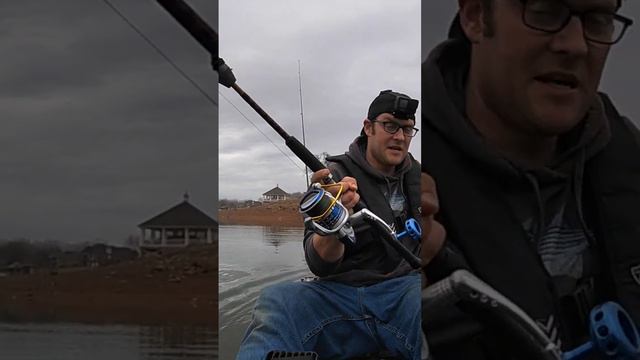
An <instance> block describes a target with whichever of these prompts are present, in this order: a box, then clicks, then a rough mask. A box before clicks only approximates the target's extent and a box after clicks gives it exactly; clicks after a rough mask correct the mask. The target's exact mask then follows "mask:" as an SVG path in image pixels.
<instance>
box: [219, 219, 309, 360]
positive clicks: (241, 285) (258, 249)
mask: <svg viewBox="0 0 640 360" xmlns="http://www.w3.org/2000/svg"><path fill="white" fill-rule="evenodd" d="M302 237H303V228H282V227H265V226H220V233H219V239H220V240H219V241H220V246H219V249H220V250H219V252H220V256H219V269H220V270H219V309H220V318H219V320H220V343H221V344H224V345H223V346H222V347H221V348H220V350H219V351H220V352H219V354H220V359H225V360H226V359H233V358H235V354H236V352H237V351H238V347H239V345H240V341H241V340H242V336H243V335H244V331H245V330H246V328H247V326H248V325H249V322H250V321H251V311H252V310H253V306H254V303H255V301H256V299H257V297H258V295H259V293H260V290H261V289H263V288H264V287H265V286H267V285H270V284H274V283H278V282H281V281H294V280H297V279H301V278H303V277H305V276H311V275H312V274H311V272H309V269H308V268H307V265H306V262H305V260H304V253H303V250H302Z"/></svg>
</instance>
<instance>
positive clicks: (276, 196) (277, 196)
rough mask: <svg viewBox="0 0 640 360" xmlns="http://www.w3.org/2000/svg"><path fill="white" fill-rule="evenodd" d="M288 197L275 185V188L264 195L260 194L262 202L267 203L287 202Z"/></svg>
mask: <svg viewBox="0 0 640 360" xmlns="http://www.w3.org/2000/svg"><path fill="white" fill-rule="evenodd" d="M290 197H291V196H290V195H289V194H288V193H287V192H286V191H284V190H282V189H280V187H279V186H278V185H276V187H274V188H273V189H271V190H269V191H267V192H266V193H264V194H262V200H263V201H267V202H269V201H280V200H287V199H289V198H290Z"/></svg>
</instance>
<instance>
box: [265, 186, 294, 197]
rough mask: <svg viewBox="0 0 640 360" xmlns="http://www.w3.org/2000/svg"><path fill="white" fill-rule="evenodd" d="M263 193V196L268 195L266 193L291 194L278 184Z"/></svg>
mask: <svg viewBox="0 0 640 360" xmlns="http://www.w3.org/2000/svg"><path fill="white" fill-rule="evenodd" d="M262 195H263V196H266V195H284V196H289V194H288V193H287V192H286V191H284V190H282V189H280V187H278V186H276V187H274V188H273V189H271V190H269V191H267V192H266V193H264V194H262Z"/></svg>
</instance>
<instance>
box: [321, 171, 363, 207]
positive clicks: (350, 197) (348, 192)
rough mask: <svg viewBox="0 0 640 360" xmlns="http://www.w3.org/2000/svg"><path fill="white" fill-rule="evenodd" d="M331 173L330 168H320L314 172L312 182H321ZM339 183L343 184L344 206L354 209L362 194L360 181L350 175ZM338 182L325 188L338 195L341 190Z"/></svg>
mask: <svg viewBox="0 0 640 360" xmlns="http://www.w3.org/2000/svg"><path fill="white" fill-rule="evenodd" d="M329 173H330V171H329V169H322V170H318V171H316V172H314V173H313V175H311V182H312V183H316V182H320V180H322V179H324V178H326V177H327V176H329ZM337 184H341V185H342V194H341V196H340V202H342V205H344V207H346V208H347V210H351V209H353V208H354V207H355V206H356V204H357V203H358V202H359V201H360V194H358V193H357V191H358V183H357V182H356V179H354V178H352V177H350V176H345V177H344V178H342V179H341V180H340V181H339V182H338V183H337ZM337 184H336V185H334V186H329V187H326V188H325V190H327V191H328V192H330V193H331V195H333V196H336V195H337V194H338V190H340V186H339V185H337Z"/></svg>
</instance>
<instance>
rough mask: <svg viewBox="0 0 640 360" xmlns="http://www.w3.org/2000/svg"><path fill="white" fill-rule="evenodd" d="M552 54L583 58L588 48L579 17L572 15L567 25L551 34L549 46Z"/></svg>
mask: <svg viewBox="0 0 640 360" xmlns="http://www.w3.org/2000/svg"><path fill="white" fill-rule="evenodd" d="M550 47H551V50H553V51H554V52H560V53H566V54H568V55H573V56H584V55H586V54H587V52H588V50H589V48H588V44H587V39H585V37H584V24H583V23H582V19H580V17H579V16H577V15H574V16H572V17H571V19H570V20H569V23H568V24H567V25H566V26H565V27H564V28H563V29H562V30H560V31H559V32H557V33H556V34H553V39H552V41H551V44H550Z"/></svg>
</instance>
